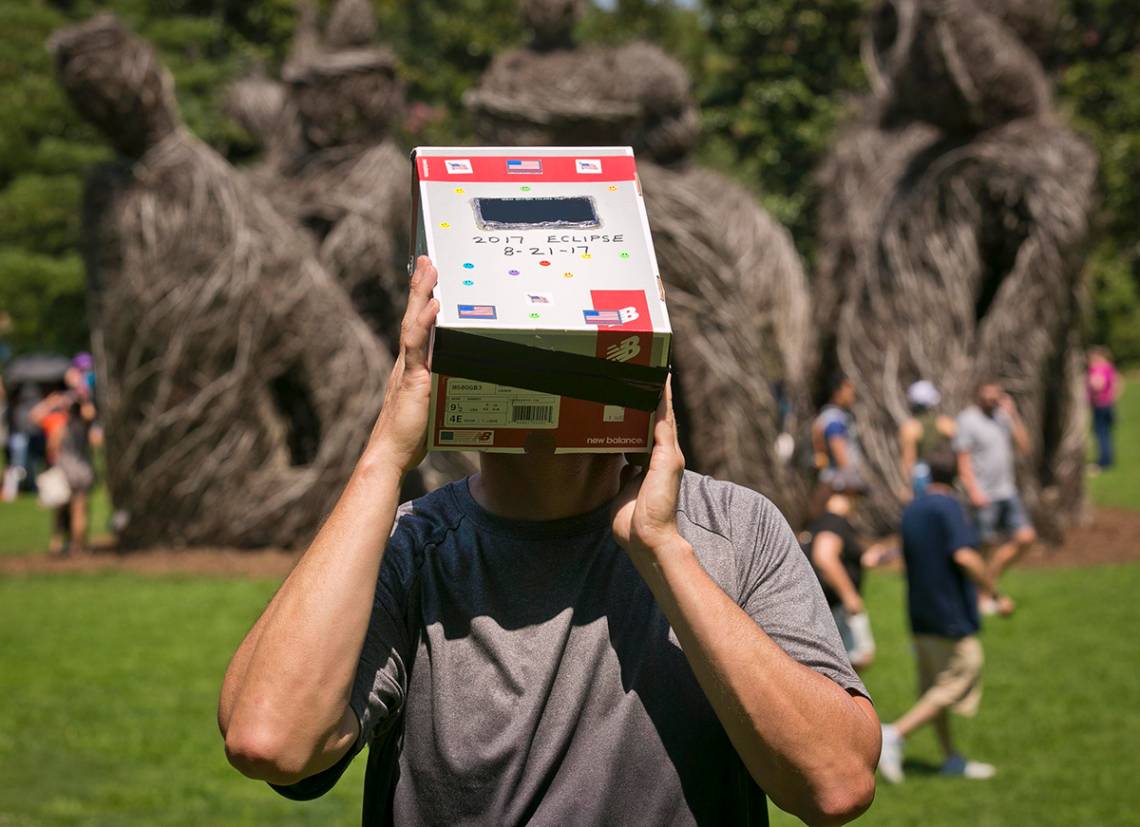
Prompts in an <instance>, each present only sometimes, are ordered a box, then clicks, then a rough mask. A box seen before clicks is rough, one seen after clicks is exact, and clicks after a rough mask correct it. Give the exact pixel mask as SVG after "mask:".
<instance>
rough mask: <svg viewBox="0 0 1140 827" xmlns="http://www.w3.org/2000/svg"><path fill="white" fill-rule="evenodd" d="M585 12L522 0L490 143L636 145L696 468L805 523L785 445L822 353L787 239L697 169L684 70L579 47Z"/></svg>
mask: <svg viewBox="0 0 1140 827" xmlns="http://www.w3.org/2000/svg"><path fill="white" fill-rule="evenodd" d="M583 6H584V3H582V2H580V0H524V2H523V3H522V11H523V14H524V17H525V20H526V22H527V24H528V25H529V27H530V28H531V30H532V32H533V35H532V42H531V43H530V44H529V46H528V47H526V48H522V49H516V50H511V51H508V52H505V53H503V54H501V55H499V56H497V57H496V58H495V60H494V61H493V62H492V64H491V66H490V67H489V68H488V70H487V72H486V73H485V74H484V76H483V78H482V80H481V82H480V84H479V86H478V88H476V89H473V90H471V91H470V92H468V94H467V96H466V97H465V102H466V104H467V105H468V107H469V108H470V110H471V112H472V114H473V116H474V119H475V124H476V128H477V130H478V132H479V136H480V138H481V139H482V140H483V141H484V142H486V143H503V144H516V145H549V144H567V145H587V144H629V145H631V146H633V147H634V149H635V151H636V152H637V153H638V171H639V174H640V177H641V181H642V186H643V188H644V192H645V198H646V202H647V209H648V212H649V219H650V223H651V224H652V226H653V241H654V246H655V247H656V252H657V258H658V263H659V265H660V267H661V276H662V278H663V280H664V281H665V284H666V290H667V291H668V299H669V307H670V315H671V319H672V324H673V328H674V331H675V337H674V364H675V368H676V374H677V376H676V380H677V385H678V394H677V404H678V412H677V413H678V417H679V418H680V419H681V420H682V423H683V426H684V427H683V435H685V437H686V441H687V445H686V446H685V448H686V456H687V458H688V460H689V464H690V465H691V466H692V467H694V468H697V469H699V470H701V471H704V472H706V473H710V474H713V475H717V476H723V477H726V478H731V479H733V480H735V481H737V482H741V483H744V484H747V485H750V486H752V487H754V488H757V489H758V490H760V491H763V492H764V493H765V494H767V495H768V496H770V497H772V498H773V499H774V500H776V501H777V503H778V504H779V505H780V506H781V507H782V508H784V509H785V510H786V511H787V512H788V513H790V514H791V515H792V516H793V518H794V516H795V515H796V514H797V513H798V511H799V509H800V507H801V505H802V502H803V496H804V490H803V483H802V481H801V480H800V479H799V477H798V475H797V474H796V473H795V471H794V469H793V468H792V467H791V466H790V465H789V464H788V463H787V461H786V460H785V459H782V458H781V457H780V456H779V454H778V451H777V448H776V445H777V438H778V436H779V435H780V433H781V430H782V429H784V428H788V429H794V427H795V421H794V420H795V417H796V415H797V414H802V413H803V411H804V404H803V403H804V399H805V393H804V389H805V383H804V376H805V373H806V371H807V370H809V369H810V365H811V362H812V355H811V353H812V351H811V347H810V339H809V334H810V331H809V318H808V314H809V309H808V298H807V289H806V284H805V279H804V275H803V271H802V268H801V265H800V262H799V258H798V256H797V255H796V252H795V249H794V247H793V246H792V242H791V238H790V236H789V235H788V233H787V231H786V230H785V229H784V228H783V227H781V226H780V225H779V224H778V223H777V222H776V221H774V220H773V219H772V218H771V217H770V216H769V215H768V214H767V213H765V212H764V210H762V209H761V208H760V207H759V206H758V205H757V204H756V202H755V200H754V199H753V198H752V196H751V195H750V194H748V193H747V192H746V191H745V190H743V189H742V188H741V187H739V186H738V185H736V184H734V183H732V182H730V181H728V180H727V179H725V178H724V177H723V176H720V175H718V174H717V173H715V172H712V171H710V170H707V169H702V168H700V167H697V166H695V165H693V164H691V163H690V162H689V160H688V156H689V154H690V152H691V150H692V149H693V146H694V144H695V143H696V139H697V136H698V130H699V114H698V111H697V108H696V105H695V103H694V101H693V99H692V97H691V95H690V93H689V80H688V77H687V75H686V73H685V71H684V70H683V69H682V68H681V67H680V66H679V65H678V64H677V63H676V61H674V60H673V59H671V58H670V57H668V56H667V55H665V54H664V53H663V52H662V51H661V50H660V49H658V48H656V47H655V46H651V45H649V44H646V43H632V44H629V45H625V46H621V47H618V48H609V47H595V46H591V47H585V46H583V47H576V46H575V45H574V43H573V40H572V37H571V32H572V29H573V26H574V23H575V22H576V20H577V18H578V15H579V14H580V13H581V11H582V7H583Z"/></svg>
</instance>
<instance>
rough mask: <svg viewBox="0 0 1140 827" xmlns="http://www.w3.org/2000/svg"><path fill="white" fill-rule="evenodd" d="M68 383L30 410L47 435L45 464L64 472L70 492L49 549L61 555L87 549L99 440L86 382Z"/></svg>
mask: <svg viewBox="0 0 1140 827" xmlns="http://www.w3.org/2000/svg"><path fill="white" fill-rule="evenodd" d="M75 375H76V376H78V373H76V374H75ZM68 384H69V385H70V386H71V387H70V389H69V390H67V391H61V392H58V393H53V394H51V395H50V396H48V397H47V398H46V399H44V400H43V401H42V402H41V403H40V404H39V405H37V406H36V407H35V408H34V409H33V410H32V419H33V420H34V421H35V422H36V424H38V425H39V426H40V427H41V428H42V429H43V431H44V434H45V435H46V437H47V458H48V464H49V465H51V466H52V467H58V468H59V470H60V471H62V472H63V476H64V478H65V479H66V480H67V485H68V488H69V489H70V492H71V496H70V499H69V500H68V501H67V503H65V504H64V505H62V506H61V507H59V508H57V509H55V513H54V514H53V522H52V537H51V542H50V547H49V550H50V551H51V552H52V553H53V554H60V555H67V554H70V553H82V552H84V551H86V550H87V524H88V519H87V517H88V508H89V495H90V492H91V489H92V487H94V485H95V466H94V462H93V459H92V456H91V448H92V445H93V444H95V443H97V442H98V431H97V430H95V428H94V423H95V405H94V403H93V402H92V401H91V399H90V398H89V397H88V396H87V394H86V393H85V392H84V387H85V386H83V385H81V384H77V383H75V382H74V381H70V380H69V383H68Z"/></svg>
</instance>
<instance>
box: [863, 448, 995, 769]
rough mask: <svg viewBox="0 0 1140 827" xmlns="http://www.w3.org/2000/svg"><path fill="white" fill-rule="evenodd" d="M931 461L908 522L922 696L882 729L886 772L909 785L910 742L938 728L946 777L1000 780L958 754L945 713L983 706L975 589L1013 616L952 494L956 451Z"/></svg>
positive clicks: (910, 595) (911, 609) (910, 601)
mask: <svg viewBox="0 0 1140 827" xmlns="http://www.w3.org/2000/svg"><path fill="white" fill-rule="evenodd" d="M927 462H928V464H929V465H930V475H931V482H930V485H929V486H928V488H927V489H926V492H925V493H924V494H922V495H921V496H919V497H918V498H917V499H916V500H914V501H913V502H912V503H911V504H910V505H908V506H907V507H906V510H905V511H903V516H902V529H901V531H902V544H903V556H904V557H905V558H906V581H907V608H908V614H909V617H910V628H911V632H912V633H913V635H914V651H915V656H916V658H917V660H918V677H919V690H920V697H919V699H918V702H917V703H916V704H915V705H914V706H913V707H911V709H910V710H909V711H907V713H906V714H904V715H903V716H902V717H901V718H899V719H898V720H896V721H895V722H894V723H893V724H884V725H883V750H882V754H881V756H880V758H879V771H880V772H881V773H882V775H883V777H884V778H886V779H887V780H888V781H890V782H891V783H895V784H897V783H899V782H900V781H902V780H903V769H902V748H903V740H904V739H905V738H906V737H907V736H909V735H910V734H911V733H912V732H914V731H915V730H917V729H919V728H920V727H922V726H925V725H926V724H928V723H933V724H934V730H935V733H936V734H937V736H938V742H939V744H940V745H941V747H942V751H943V753H944V755H945V759H946V760H945V763H944V764H943V765H942V773H943V774H944V775H956V776H961V777H966V778H991V777H992V776H993V775H994V772H995V770H994V768H993V766H991V765H990V764H983V763H981V762H978V761H967V760H966V759H965V758H963V757H962V756H961V755H960V754H959V753H958V751H957V750H956V749H955V747H954V742H953V740H952V739H951V737H950V721H949V718H948V716H947V715H946V711H947V710H948V709H952V710H954V711H955V712H957V713H958V714H960V715H966V716H972V715H975V714H976V713H977V710H978V703H979V701H980V700H981V691H982V663H983V655H982V644H981V642H980V641H979V640H978V632H979V630H980V628H981V623H980V621H979V619H978V595H977V591H976V589H980V590H981V591H982V594H983V595H984V596H986V597H987V598H989V599H991V600H993V601H995V603H996V605H997V606H998V607H999V610H1000V611H1003V612H1005V613H1008V612H1009V611H1011V610H1012V604H1011V603H1010V602H1009V600H1008V599H1007V598H1003V597H1002V596H1001V595H999V594H997V592H996V590H995V587H994V583H993V577H992V575H991V574H990V570H989V569H987V567H986V564H985V561H984V560H983V559H982V556H981V554H979V553H978V551H977V547H978V537H977V534H976V532H975V530H974V529H973V527H972V526H971V524H970V522H969V521H968V520H967V519H966V513H965V510H964V509H963V508H962V505H961V503H959V502H958V500H957V498H956V497H955V492H954V489H953V488H951V485H952V484H953V482H954V475H955V471H956V461H955V457H954V452H953V451H952V450H951V449H950V448H949V447H942V448H940V449H938V450H936V451H934V452H932V453H931V455H930V458H929V459H928V460H927Z"/></svg>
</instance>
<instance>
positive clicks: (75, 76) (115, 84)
mask: <svg viewBox="0 0 1140 827" xmlns="http://www.w3.org/2000/svg"><path fill="white" fill-rule="evenodd" d="M48 46H49V48H50V49H51V52H52V54H53V55H54V56H55V61H56V67H57V70H58V76H59V79H60V83H61V84H62V85H63V87H64V89H65V90H66V91H67V93H68V95H69V97H70V98H71V100H72V102H73V103H74V105H75V107H76V108H77V109H78V110H79V111H80V113H81V114H82V115H83V116H84V117H85V118H86V119H87V120H89V121H91V123H93V124H94V125H95V126H96V127H97V128H98V129H99V131H100V132H102V133H103V136H104V137H105V138H106V139H107V140H108V141H109V142H110V143H111V145H112V146H114V148H115V149H116V150H118V151H119V152H120V153H122V154H123V155H126V156H127V157H128V158H138V157H140V156H142V155H143V153H145V152H146V151H147V150H148V149H149V148H150V147H152V146H154V145H155V144H157V143H159V142H160V141H161V140H162V139H163V138H166V137H167V136H169V135H171V134H173V133H174V132H175V131H177V129H178V127H179V125H180V122H181V119H180V117H179V114H178V104H177V102H176V101H175V99H174V82H173V80H172V79H171V77H170V73H169V72H167V71H166V69H165V68H164V67H163V66H162V64H161V63H159V61H158V58H157V56H156V55H155V52H154V50H153V49H152V48H151V47H150V46H149V45H148V44H146V43H145V42H143V41H142V40H140V39H139V38H137V37H135V36H134V35H133V34H132V33H131V32H130V31H128V30H127V29H126V28H125V27H124V26H123V25H122V24H121V23H120V22H119V21H118V20H116V19H115V18H114V17H111V16H110V15H100V16H99V17H95V18H92V19H91V20H89V21H88V22H86V23H84V24H82V25H79V26H73V27H71V28H68V29H64V30H62V31H60V32H59V33H57V34H56V35H55V36H54V37H53V38H52V39H51V40H50V41H49V43H48Z"/></svg>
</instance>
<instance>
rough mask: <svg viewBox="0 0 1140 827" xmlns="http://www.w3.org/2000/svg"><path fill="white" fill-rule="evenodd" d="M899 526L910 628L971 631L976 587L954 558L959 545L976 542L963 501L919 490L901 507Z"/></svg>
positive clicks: (975, 624)
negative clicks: (923, 492) (918, 493)
mask: <svg viewBox="0 0 1140 827" xmlns="http://www.w3.org/2000/svg"><path fill="white" fill-rule="evenodd" d="M901 530H902V545H903V556H904V557H905V558H906V580H907V605H908V609H909V614H910V627H911V631H912V632H914V634H916V635H938V636H940V637H947V638H963V637H966V636H967V635H972V634H976V633H977V632H978V630H979V629H980V628H981V623H980V622H979V619H978V595H977V591H976V590H975V588H974V584H973V582H972V581H971V580H970V578H969V577H968V576H967V575H966V572H965V571H963V570H962V568H961V567H960V566H959V565H958V564H957V563H955V562H954V552H955V551H957V550H958V549H960V548H977V547H978V538H977V533H976V532H975V530H974V528H973V526H971V524H970V522H969V521H968V520H967V519H966V512H965V510H964V509H963V508H962V504H961V503H959V502H958V500H957V499H955V498H954V497H952V496H949V495H947V494H942V493H928V494H924V495H923V496H921V497H919V498H917V499H916V500H914V502H912V503H911V504H910V505H908V506H907V507H906V509H905V510H904V511H903V516H902V529H901Z"/></svg>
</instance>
